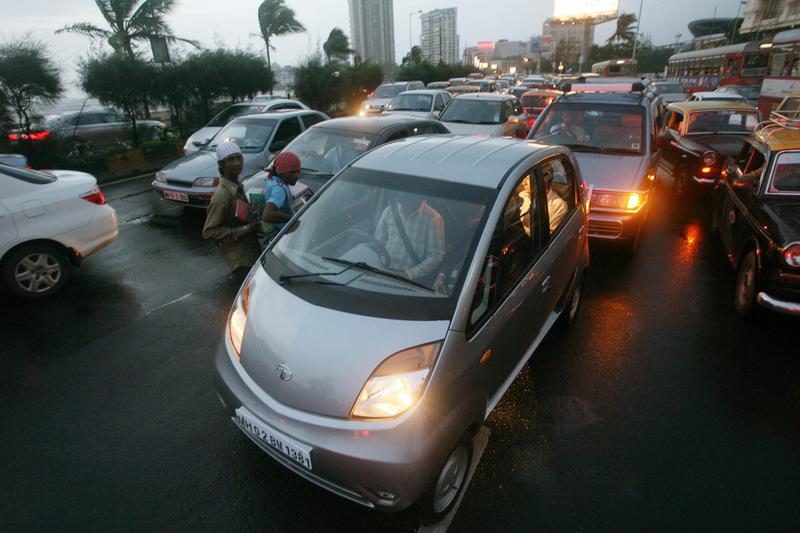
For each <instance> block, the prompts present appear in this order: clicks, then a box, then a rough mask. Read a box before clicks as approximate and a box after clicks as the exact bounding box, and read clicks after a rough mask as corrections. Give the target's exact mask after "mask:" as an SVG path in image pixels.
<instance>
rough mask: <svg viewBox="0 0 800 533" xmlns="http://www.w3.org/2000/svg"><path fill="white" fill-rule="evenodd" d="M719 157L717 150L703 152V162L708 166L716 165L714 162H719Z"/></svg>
mask: <svg viewBox="0 0 800 533" xmlns="http://www.w3.org/2000/svg"><path fill="white" fill-rule="evenodd" d="M717 159H719V155H717V152H714V151H713V150H709V151H708V152H704V153H703V163H704V164H705V165H706V166H707V167H710V166H712V165H714V163H716V162H717Z"/></svg>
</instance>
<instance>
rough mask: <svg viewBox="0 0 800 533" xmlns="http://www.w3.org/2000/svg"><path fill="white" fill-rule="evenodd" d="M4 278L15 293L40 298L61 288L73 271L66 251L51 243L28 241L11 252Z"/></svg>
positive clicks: (20, 295) (4, 267)
mask: <svg viewBox="0 0 800 533" xmlns="http://www.w3.org/2000/svg"><path fill="white" fill-rule="evenodd" d="M2 268H3V278H4V281H5V283H6V286H7V287H8V289H9V290H10V291H11V293H12V294H14V295H15V296H17V297H19V298H24V299H26V300H38V299H41V298H46V297H48V296H51V295H53V294H55V293H56V292H58V291H59V290H61V288H62V287H63V286H64V284H65V283H66V282H67V279H68V278H69V274H70V270H69V268H70V266H69V261H68V260H67V256H66V254H65V253H64V252H63V250H61V249H60V248H58V247H57V246H55V245H53V244H49V243H33V244H26V245H24V246H21V247H20V248H17V249H16V250H13V251H12V252H11V253H9V254H8V256H7V257H6V259H5V261H4V263H3V267H2Z"/></svg>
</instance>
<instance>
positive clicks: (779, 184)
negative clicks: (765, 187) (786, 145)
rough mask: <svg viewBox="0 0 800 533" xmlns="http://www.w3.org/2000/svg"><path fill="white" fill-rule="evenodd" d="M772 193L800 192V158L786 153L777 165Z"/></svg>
mask: <svg viewBox="0 0 800 533" xmlns="http://www.w3.org/2000/svg"><path fill="white" fill-rule="evenodd" d="M771 191H772V192H800V156H798V154H793V153H784V154H780V155H779V156H778V160H777V162H776V164H775V177H774V178H773V179H772V189H771Z"/></svg>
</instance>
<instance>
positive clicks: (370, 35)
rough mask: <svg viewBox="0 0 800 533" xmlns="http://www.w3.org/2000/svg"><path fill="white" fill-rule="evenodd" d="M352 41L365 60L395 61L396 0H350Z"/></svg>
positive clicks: (374, 61)
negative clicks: (394, 0)
mask: <svg viewBox="0 0 800 533" xmlns="http://www.w3.org/2000/svg"><path fill="white" fill-rule="evenodd" d="M348 4H349V6H350V34H351V43H352V45H353V49H355V51H356V53H358V55H359V56H361V60H362V61H371V62H373V63H381V64H386V63H394V62H395V55H394V3H393V0H348Z"/></svg>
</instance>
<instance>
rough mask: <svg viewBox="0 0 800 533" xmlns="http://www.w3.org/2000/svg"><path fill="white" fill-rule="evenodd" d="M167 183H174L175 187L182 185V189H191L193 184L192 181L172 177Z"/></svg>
mask: <svg viewBox="0 0 800 533" xmlns="http://www.w3.org/2000/svg"><path fill="white" fill-rule="evenodd" d="M167 185H172V186H173V187H180V188H182V189H191V188H192V184H191V183H187V182H185V181H178V180H170V179H168V180H167ZM184 192H188V191H184Z"/></svg>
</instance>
